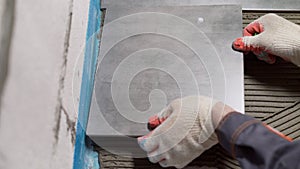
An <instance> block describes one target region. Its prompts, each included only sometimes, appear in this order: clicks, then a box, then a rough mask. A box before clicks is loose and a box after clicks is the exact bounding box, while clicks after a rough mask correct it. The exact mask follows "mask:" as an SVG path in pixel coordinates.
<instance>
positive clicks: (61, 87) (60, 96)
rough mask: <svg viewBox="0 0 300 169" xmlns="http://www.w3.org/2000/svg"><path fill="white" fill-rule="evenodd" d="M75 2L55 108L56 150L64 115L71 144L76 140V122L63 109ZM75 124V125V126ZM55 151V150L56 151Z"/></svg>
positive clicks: (68, 19) (66, 34)
mask: <svg viewBox="0 0 300 169" xmlns="http://www.w3.org/2000/svg"><path fill="white" fill-rule="evenodd" d="M73 1H74V0H70V2H69V12H68V16H67V27H66V32H65V37H64V50H63V55H62V58H63V61H62V65H61V71H60V75H59V81H58V94H57V104H56V108H55V114H54V115H55V125H54V127H53V132H54V143H53V146H54V148H55V147H56V146H57V143H58V141H59V132H60V128H61V126H60V123H61V117H62V113H64V115H65V116H66V124H67V131H68V132H69V131H70V132H71V142H72V144H74V143H73V142H74V140H75V136H73V135H75V134H74V133H75V122H73V121H72V120H70V117H69V114H68V113H67V111H66V110H65V108H64V107H63V91H64V87H65V86H64V85H65V78H66V71H67V63H68V52H69V46H70V35H71V25H72V17H73ZM73 123H74V124H73ZM54 151H55V149H54Z"/></svg>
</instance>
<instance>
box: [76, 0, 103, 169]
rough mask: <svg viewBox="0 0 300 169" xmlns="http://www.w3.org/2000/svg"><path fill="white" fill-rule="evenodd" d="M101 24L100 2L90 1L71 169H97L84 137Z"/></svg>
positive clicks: (87, 139) (88, 143)
mask: <svg viewBox="0 0 300 169" xmlns="http://www.w3.org/2000/svg"><path fill="white" fill-rule="evenodd" d="M100 24H101V11H100V0H90V6H89V15H88V25H87V33H86V45H85V51H84V63H83V71H82V83H81V90H80V101H79V108H78V119H77V126H76V142H75V150H74V161H73V169H99V168H100V167H99V160H98V153H97V152H95V151H93V146H92V141H91V140H90V139H89V138H88V137H87V136H86V127H87V121H88V115H89V110H90V103H91V97H92V92H93V87H94V76H95V71H96V67H97V58H98V53H99V43H100V41H99V39H97V36H95V34H97V33H98V32H99V29H100Z"/></svg>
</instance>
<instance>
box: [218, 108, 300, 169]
mask: <svg viewBox="0 0 300 169" xmlns="http://www.w3.org/2000/svg"><path fill="white" fill-rule="evenodd" d="M216 131H217V134H218V139H219V142H220V144H221V145H222V147H224V148H225V149H226V150H227V151H228V152H229V153H230V154H231V155H232V156H233V157H235V158H236V159H237V160H238V161H239V163H240V165H241V166H242V168H243V169H256V168H260V169H262V168H265V169H270V168H272V169H279V168H297V167H295V166H297V165H298V167H300V162H299V159H298V160H297V159H296V158H299V152H300V142H298V143H297V142H290V141H288V140H286V139H285V138H283V137H281V136H279V135H278V134H275V133H274V132H272V131H271V130H270V129H269V128H267V127H265V125H264V124H263V123H262V122H260V121H259V120H256V119H254V118H252V117H249V116H246V115H243V114H240V113H237V112H233V113H230V114H228V115H227V116H225V117H224V118H223V120H222V121H221V123H220V125H219V126H218V128H217V130H216ZM296 154H297V155H296Z"/></svg>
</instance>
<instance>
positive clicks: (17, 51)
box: [0, 0, 89, 169]
mask: <svg viewBox="0 0 300 169" xmlns="http://www.w3.org/2000/svg"><path fill="white" fill-rule="evenodd" d="M88 5H89V1H84V0H67V1H61V0H52V1H39V0H27V1H21V0H17V2H16V13H15V25H14V26H15V30H14V35H13V39H12V46H11V53H10V67H9V72H10V73H9V76H8V77H7V83H6V88H5V90H4V93H3V97H2V107H1V112H2V114H1V121H0V159H1V160H0V168H1V169H19V168H30V169H41V168H42V169H48V168H55V169H56V168H57V169H68V168H69V169H70V168H72V161H73V160H72V159H73V149H74V145H73V144H74V134H75V133H74V132H75V121H76V116H77V105H78V104H75V105H74V103H73V96H74V95H75V96H76V97H78V96H79V89H80V82H81V72H80V69H81V66H82V59H79V62H78V66H77V68H78V69H79V71H77V72H76V73H75V74H76V78H75V81H74V82H75V84H74V89H73V85H72V82H73V74H74V67H75V64H76V61H77V57H79V56H80V55H81V56H82V54H81V51H82V50H83V47H84V42H85V32H86V25H87V15H88ZM80 62H81V63H80ZM73 92H74V95H73ZM76 100H78V99H76V98H75V101H76Z"/></svg>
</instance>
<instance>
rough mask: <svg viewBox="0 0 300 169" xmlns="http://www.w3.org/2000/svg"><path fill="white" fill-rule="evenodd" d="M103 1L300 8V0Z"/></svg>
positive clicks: (112, 0) (112, 1) (105, 4)
mask: <svg viewBox="0 0 300 169" xmlns="http://www.w3.org/2000/svg"><path fill="white" fill-rule="evenodd" d="M101 3H102V4H101V7H102V8H111V7H123V8H136V7H162V6H193V5H226V4H235V5H241V6H242V7H243V9H250V10H300V3H299V1H298V0H273V1H270V0H102V1H101Z"/></svg>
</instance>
